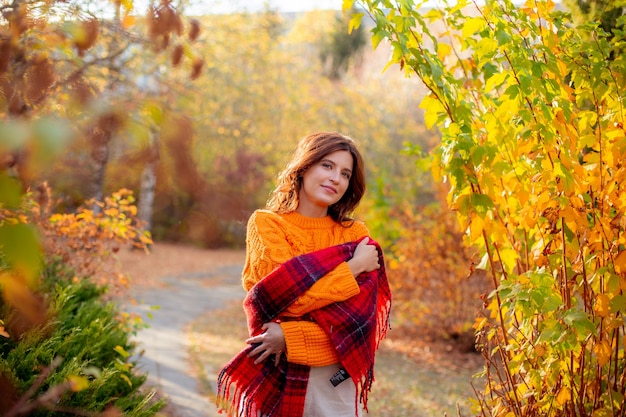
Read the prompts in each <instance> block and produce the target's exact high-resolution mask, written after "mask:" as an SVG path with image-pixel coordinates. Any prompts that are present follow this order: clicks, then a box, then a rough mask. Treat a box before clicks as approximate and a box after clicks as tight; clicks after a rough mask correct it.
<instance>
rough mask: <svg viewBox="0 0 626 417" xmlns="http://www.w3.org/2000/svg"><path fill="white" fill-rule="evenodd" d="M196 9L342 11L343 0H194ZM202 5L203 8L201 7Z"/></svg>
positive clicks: (212, 11) (221, 11) (221, 10)
mask: <svg viewBox="0 0 626 417" xmlns="http://www.w3.org/2000/svg"><path fill="white" fill-rule="evenodd" d="M192 1H193V2H194V3H197V4H198V6H193V8H194V9H195V8H196V7H197V8H198V9H202V10H204V11H205V12H206V13H211V14H212V13H232V12H238V11H248V12H255V11H260V10H264V8H265V6H266V5H269V7H270V8H271V9H276V10H278V11H280V12H301V11H308V10H315V9H318V10H341V4H342V3H343V2H342V0H202V1H198V0H192ZM200 4H202V6H200Z"/></svg>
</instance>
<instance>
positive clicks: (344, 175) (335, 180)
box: [296, 151, 354, 217]
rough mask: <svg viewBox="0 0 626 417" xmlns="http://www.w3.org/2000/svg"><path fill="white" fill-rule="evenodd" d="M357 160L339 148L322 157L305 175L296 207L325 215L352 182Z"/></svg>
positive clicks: (301, 210)
mask: <svg viewBox="0 0 626 417" xmlns="http://www.w3.org/2000/svg"><path fill="white" fill-rule="evenodd" d="M353 167H354V161H353V159H352V154H351V153H350V152H348V151H336V152H333V153H330V154H328V155H326V156H325V157H323V158H322V159H321V160H320V161H319V162H317V163H315V164H314V165H312V166H311V167H309V169H307V170H306V172H305V173H304V174H303V175H302V186H301V187H300V194H299V204H298V208H297V209H296V211H297V212H298V213H300V214H302V215H304V216H308V217H324V216H326V214H327V213H328V206H330V205H332V204H335V203H336V202H338V201H339V200H341V197H343V195H344V194H345V192H346V190H347V189H348V185H350V176H351V175H352V169H353Z"/></svg>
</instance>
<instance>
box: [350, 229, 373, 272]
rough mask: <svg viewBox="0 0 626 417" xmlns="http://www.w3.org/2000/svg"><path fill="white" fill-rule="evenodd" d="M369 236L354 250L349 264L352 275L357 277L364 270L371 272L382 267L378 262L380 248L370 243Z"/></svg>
mask: <svg viewBox="0 0 626 417" xmlns="http://www.w3.org/2000/svg"><path fill="white" fill-rule="evenodd" d="M369 240H370V239H369V238H368V237H366V238H364V239H363V240H362V241H361V242H359V244H358V245H357V247H356V249H355V250H354V254H353V255H352V258H351V259H350V260H349V261H348V266H349V267H350V271H352V275H354V276H355V277H356V276H358V275H359V274H361V273H363V272H371V271H373V270H375V269H378V268H380V263H379V262H378V249H376V246H374V245H369V244H368V243H369Z"/></svg>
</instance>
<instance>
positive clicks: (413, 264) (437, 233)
mask: <svg viewBox="0 0 626 417" xmlns="http://www.w3.org/2000/svg"><path fill="white" fill-rule="evenodd" d="M444 191H445V188H443V187H442V191H441V192H440V196H442V199H441V201H438V202H436V203H431V204H427V205H423V206H420V207H414V206H406V207H405V208H404V209H400V208H398V209H395V210H394V211H393V212H392V213H390V216H392V217H394V218H395V219H396V220H397V221H399V223H400V224H401V225H402V228H401V232H400V236H399V238H398V239H396V240H395V242H394V244H393V245H392V247H391V253H390V255H391V256H389V269H390V273H389V275H390V280H391V286H392V290H393V294H394V314H395V316H396V319H397V321H398V324H397V325H396V326H397V327H396V329H398V328H400V329H402V332H403V333H408V334H411V335H412V336H413V337H416V338H418V339H419V340H428V339H431V340H432V339H445V340H455V341H456V342H458V348H459V349H462V350H473V346H474V336H473V328H472V326H473V325H474V321H475V317H476V315H477V314H479V312H480V311H482V308H483V302H482V300H481V297H484V296H486V292H488V291H489V283H488V282H487V280H486V279H485V274H484V271H482V270H476V269H475V268H473V266H474V265H473V263H474V262H475V261H476V260H475V259H474V256H476V253H477V251H476V249H472V248H468V247H467V246H466V245H464V244H463V233H462V231H461V229H460V228H459V225H458V223H457V221H456V217H455V215H454V213H452V212H450V211H447V210H441V205H442V204H445V201H444V200H443V197H444V195H443V193H444Z"/></svg>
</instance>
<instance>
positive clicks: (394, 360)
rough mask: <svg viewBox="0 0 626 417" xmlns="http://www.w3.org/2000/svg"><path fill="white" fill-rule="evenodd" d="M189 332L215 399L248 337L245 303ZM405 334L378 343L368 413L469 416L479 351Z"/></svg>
mask: <svg viewBox="0 0 626 417" xmlns="http://www.w3.org/2000/svg"><path fill="white" fill-rule="evenodd" d="M188 333H189V335H190V340H191V345H190V357H191V361H192V366H193V369H194V370H195V372H196V376H197V378H198V380H199V381H200V389H201V392H202V393H203V394H204V395H206V396H208V397H210V398H211V399H214V395H215V380H216V376H217V374H218V373H219V371H220V369H221V368H222V366H223V365H224V364H225V363H226V362H228V361H229V360H230V359H231V358H232V357H233V356H234V355H235V354H236V353H237V352H239V350H241V349H242V348H243V347H244V342H243V341H244V340H245V339H246V338H247V336H248V334H247V330H246V327H245V316H244V313H243V310H242V306H241V302H234V303H232V304H230V305H229V306H228V308H226V309H224V310H220V311H212V312H210V313H208V314H206V315H205V316H204V317H200V318H198V319H197V320H195V321H194V322H193V323H192V324H191V325H190V327H189V329H188ZM399 333H401V332H399ZM401 336H402V335H396V334H394V330H393V329H392V330H391V331H390V332H389V334H388V338H387V339H386V340H385V341H384V342H383V344H382V345H381V347H380V350H379V352H378V355H377V357H376V369H375V375H376V381H375V383H374V386H373V388H372V392H371V394H370V400H369V410H370V412H369V416H370V417H431V416H433V417H434V416H437V417H440V416H446V415H447V416H449V417H452V416H457V415H459V414H460V415H462V416H468V415H470V398H473V390H472V387H471V385H470V380H471V378H472V375H474V374H475V373H476V372H478V371H479V370H480V368H481V364H482V362H481V360H480V358H479V357H478V355H477V354H475V353H465V354H463V353H459V352H457V351H455V348H454V346H452V345H449V344H445V343H425V342H422V341H418V340H411V339H404V340H403V339H401V338H400V337H401Z"/></svg>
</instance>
